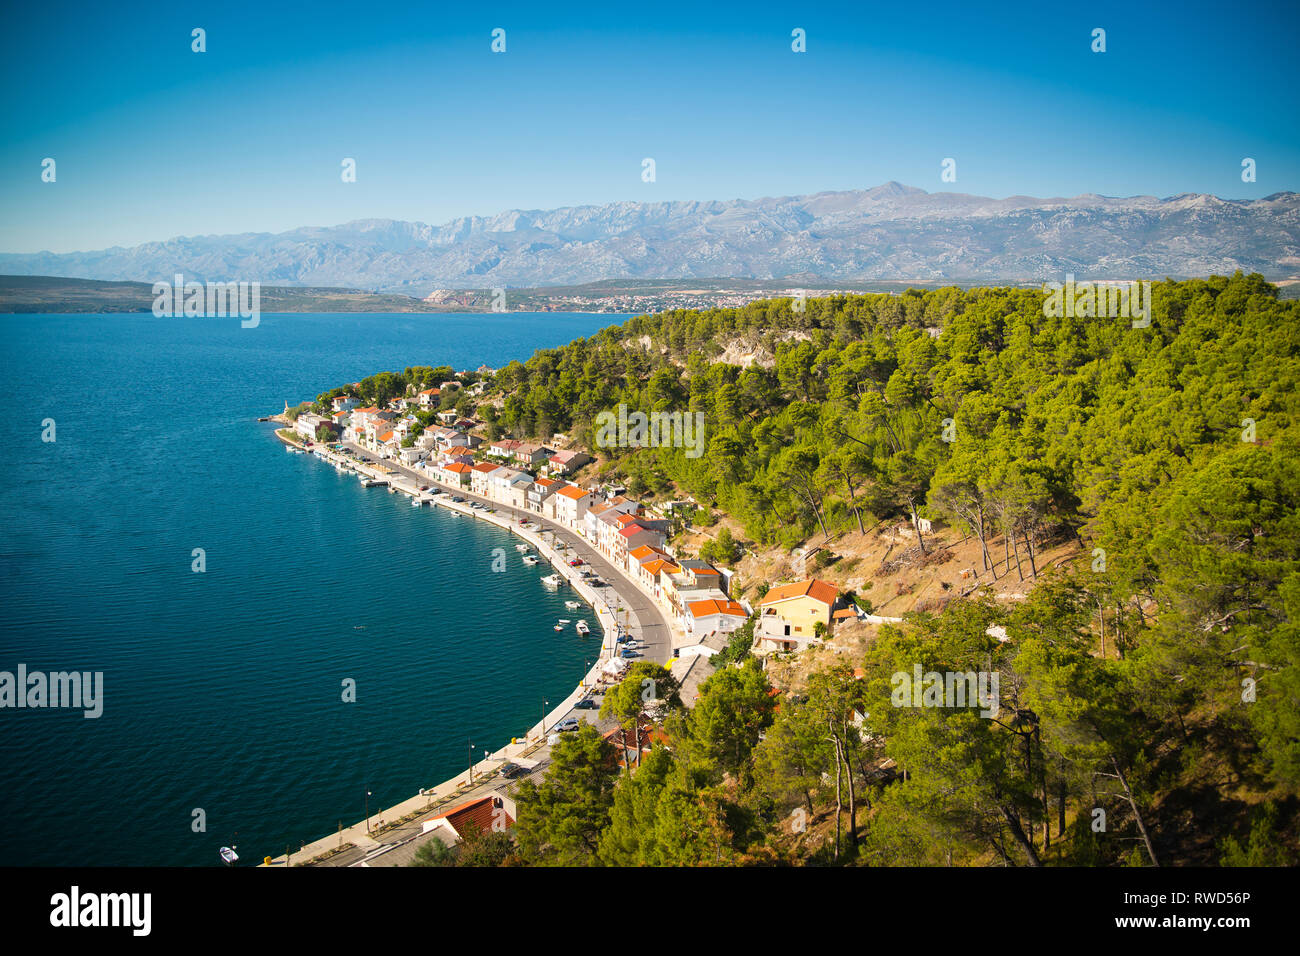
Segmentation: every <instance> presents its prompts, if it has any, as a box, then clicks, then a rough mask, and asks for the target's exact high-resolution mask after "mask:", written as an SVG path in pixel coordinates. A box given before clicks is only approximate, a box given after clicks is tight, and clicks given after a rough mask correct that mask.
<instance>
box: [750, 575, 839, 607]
mask: <svg viewBox="0 0 1300 956" xmlns="http://www.w3.org/2000/svg"><path fill="white" fill-rule="evenodd" d="M839 596H840V592H839V590H838V589H837V588H836V587H835V585H833V584H827V583H826V582H825V581H819V580H817V579H816V578H809V579H808V580H807V581H797V582H795V583H794V584H782V585H778V586H777V587H774V588H772V590H770V591H768V592H767V594H765V595H763V600H762V601H760V602H759V604H760V605H761V606H766V605H768V604H775V603H777V602H778V601H789V600H790V599H792V598H799V597H810V598H812V599H813V600H814V601H820V602H821V603H823V604H834V603H835V601H836V599H837V598H838V597H839Z"/></svg>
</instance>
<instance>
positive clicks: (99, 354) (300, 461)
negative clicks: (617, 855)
mask: <svg viewBox="0 0 1300 956" xmlns="http://www.w3.org/2000/svg"><path fill="white" fill-rule="evenodd" d="M622 320H623V317H622V316H610V315H570V314H559V313H546V314H525V313H512V314H505V315H483V314H478V315H451V316H447V315H267V316H263V317H262V320H261V324H260V326H259V327H257V328H256V329H242V328H240V326H239V322H238V320H230V319H157V318H154V317H153V316H152V315H131V316H126V315H77V316H49V315H42V316H0V332H2V333H3V337H2V339H0V341H3V343H4V344H3V347H2V348H3V353H2V354H3V356H4V361H3V373H4V374H3V378H2V379H0V382H2V383H3V386H4V390H5V392H6V393H7V397H8V399H9V401H8V403H7V404H8V408H7V410H6V413H5V414H4V415H0V442H2V443H3V448H4V451H3V454H2V455H0V478H3V490H4V493H3V497H0V671H10V672H13V671H15V670H16V668H17V665H18V664H20V663H22V664H26V665H27V667H28V669H29V670H42V671H63V670H79V671H102V672H103V673H104V704H103V715H102V716H101V717H100V718H98V719H85V718H84V717H83V716H82V713H81V711H78V710H53V709H45V710H13V709H4V710H0V761H3V763H2V764H0V766H3V787H0V865H24V864H52V865H58V864H91V865H95V864H139V865H151V864H168V865H202V866H206V865H216V864H217V863H218V860H217V849H218V848H219V847H220V846H222V845H224V844H231V843H233V844H236V845H238V846H239V849H240V854H241V856H242V857H243V859H244V860H245V861H247V862H252V861H254V860H258V859H260V858H261V857H262V856H263V855H266V854H276V853H281V852H283V851H284V850H285V848H286V846H292V847H293V848H294V849H295V850H296V849H297V847H298V846H299V845H300V844H301V843H303V842H307V841H310V840H313V839H317V838H319V837H321V836H324V835H326V834H328V833H329V832H331V831H333V830H334V829H335V828H336V826H337V825H338V823H339V822H340V821H342V822H343V823H344V824H345V825H346V824H350V823H353V822H356V820H358V819H360V818H361V816H362V813H363V798H364V794H365V792H366V791H367V790H370V791H371V792H372V793H373V796H372V797H371V798H370V799H371V803H370V806H371V808H372V809H373V808H375V807H384V806H389V805H392V804H394V803H396V802H398V801H400V800H402V799H405V798H406V797H409V796H411V795H413V794H414V793H415V792H416V791H417V790H418V789H419V788H421V787H429V786H432V785H434V784H436V783H439V782H441V781H443V780H445V779H447V778H448V777H450V776H452V775H453V774H455V773H456V772H457V771H458V770H460V769H462V768H464V767H465V765H466V763H467V758H468V745H469V744H471V743H472V744H473V749H474V757H475V759H479V758H481V757H482V756H483V750H484V749H492V750H495V749H496V748H497V747H499V746H500V745H501V744H503V743H505V742H507V740H508V739H509V738H510V737H511V736H512V735H516V734H522V733H523V732H524V731H525V730H526V729H527V728H528V727H529V726H531V725H532V724H533V723H534V722H535V721H537V720H538V718H539V717H540V715H541V708H542V702H543V700H550V701H553V702H554V701H558V700H559V699H561V698H562V697H563V696H565V695H566V694H567V693H568V692H569V691H570V690H572V688H573V687H574V686H575V684H576V683H577V681H578V680H579V679H580V677H581V675H582V672H583V671H584V669H585V664H586V662H587V661H590V660H591V659H592V655H593V654H595V653H597V652H598V649H599V645H600V637H599V628H598V626H597V624H596V621H595V618H594V615H591V614H587V615H586V617H587V619H588V622H589V623H590V624H591V625H592V627H593V633H592V635H591V636H590V637H588V638H586V639H583V638H580V637H578V636H577V634H576V633H574V632H573V631H572V629H569V630H568V631H567V632H565V633H564V634H562V635H557V634H556V633H555V632H554V631H553V630H552V629H551V625H552V624H553V623H554V621H555V619H556V618H557V617H574V615H573V614H571V613H566V612H565V609H564V604H563V600H564V594H563V593H554V592H549V591H547V590H546V589H545V588H543V587H542V585H541V584H540V583H538V579H539V578H540V577H541V576H542V574H544V573H545V570H546V569H544V568H541V567H538V568H528V567H525V566H524V565H523V564H522V562H520V561H519V560H518V555H517V553H516V552H515V551H514V549H513V547H512V544H513V543H514V542H515V541H517V540H518V539H515V538H512V537H511V536H510V535H509V534H508V532H505V531H503V530H501V529H497V528H492V527H489V526H487V525H485V524H483V523H482V522H478V521H471V520H468V519H464V518H450V517H448V516H447V515H445V514H443V513H442V512H440V511H437V510H436V509H427V508H412V507H411V506H410V502H409V499H408V498H406V497H405V496H403V495H390V494H387V493H385V492H383V491H382V490H379V489H363V488H362V487H361V486H360V483H359V482H358V481H357V479H356V477H355V476H352V475H340V474H338V473H337V472H336V471H335V470H334V469H333V468H332V467H330V466H328V465H325V464H323V463H321V462H319V461H317V460H315V459H314V458H311V457H309V456H306V455H291V454H286V453H285V452H284V451H283V450H282V448H281V446H280V444H279V442H278V441H276V439H275V438H274V436H273V434H272V433H271V428H272V426H271V425H268V424H259V423H258V422H257V421H256V418H257V417H258V416H259V415H266V414H269V413H272V412H275V411H279V410H280V409H281V408H282V407H283V406H284V402H285V401H286V400H287V401H289V402H290V403H291V404H293V403H296V402H298V401H301V400H304V399H308V398H313V397H314V396H316V395H317V394H319V393H320V392H321V391H323V390H325V389H327V388H330V387H333V386H334V385H339V384H343V383H346V382H350V381H356V380H358V379H360V378H362V377H364V376H366V375H370V374H373V373H374V372H377V371H383V370H394V371H397V370H401V369H404V368H406V367H408V366H411V365H435V366H436V365H442V364H447V365H452V366H454V367H455V368H456V369H463V368H471V369H472V368H476V367H477V366H478V365H480V364H482V363H486V364H488V365H490V366H493V367H500V366H501V365H503V364H505V363H506V362H508V361H509V360H510V359H515V358H517V359H520V360H523V359H526V358H527V357H528V356H529V355H531V354H532V352H533V351H534V350H535V349H537V348H543V347H549V346H555V345H560V344H563V343H565V342H568V341H570V340H572V339H573V338H576V337H579V336H585V335H590V334H592V333H593V332H595V331H596V330H597V329H599V328H602V327H604V326H606V325H609V324H612V323H616V322H621V321H622ZM47 418H49V419H53V420H54V421H55V427H56V429H57V432H56V435H57V440H56V441H55V442H53V443H44V442H42V441H41V431H42V424H41V423H42V420H44V419H47ZM499 547H504V548H505V549H506V551H507V554H508V565H509V568H508V571H507V572H506V573H504V574H493V573H491V571H490V568H491V564H492V551H493V549H494V548H499ZM195 548H202V549H204V552H205V554H206V571H205V572H204V573H201V574H199V573H194V572H193V571H192V570H191V562H192V561H193V558H192V556H191V555H192V552H193V549H195ZM347 678H351V679H352V680H355V681H356V687H357V701H356V702H355V703H344V702H343V701H342V699H341V697H342V682H343V680H344V679H347ZM196 809H201V810H203V811H204V814H205V816H206V823H207V830H206V832H203V833H195V832H193V829H192V826H191V823H192V820H193V819H194V811H195V810H196Z"/></svg>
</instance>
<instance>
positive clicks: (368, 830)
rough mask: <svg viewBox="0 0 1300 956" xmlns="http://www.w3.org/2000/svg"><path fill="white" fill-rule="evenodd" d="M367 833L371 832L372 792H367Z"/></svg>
mask: <svg viewBox="0 0 1300 956" xmlns="http://www.w3.org/2000/svg"><path fill="white" fill-rule="evenodd" d="M366 832H367V833H369V832H370V791H369V790H367V791H366Z"/></svg>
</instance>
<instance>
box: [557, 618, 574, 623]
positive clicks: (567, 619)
mask: <svg viewBox="0 0 1300 956" xmlns="http://www.w3.org/2000/svg"><path fill="white" fill-rule="evenodd" d="M558 623H560V624H572V623H573V621H572V620H571V619H569V618H567V617H562V618H560V620H559V622H558Z"/></svg>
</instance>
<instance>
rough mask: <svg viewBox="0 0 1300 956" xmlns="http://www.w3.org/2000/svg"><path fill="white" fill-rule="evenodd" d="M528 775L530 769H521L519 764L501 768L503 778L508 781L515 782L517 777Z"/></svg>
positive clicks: (506, 765)
mask: <svg viewBox="0 0 1300 956" xmlns="http://www.w3.org/2000/svg"><path fill="white" fill-rule="evenodd" d="M527 774H528V768H527V767H521V766H519V764H517V763H505V764H503V765H502V767H501V776H503V777H505V778H506V779H508V780H513V779H514V778H515V777H523V776H527Z"/></svg>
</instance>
